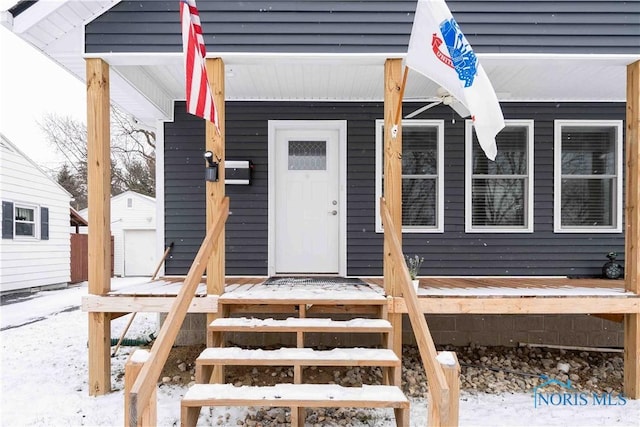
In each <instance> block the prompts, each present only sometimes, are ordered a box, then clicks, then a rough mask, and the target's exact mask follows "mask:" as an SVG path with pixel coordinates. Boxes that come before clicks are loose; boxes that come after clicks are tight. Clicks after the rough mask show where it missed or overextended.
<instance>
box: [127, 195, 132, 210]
mask: <svg viewBox="0 0 640 427" xmlns="http://www.w3.org/2000/svg"><path fill="white" fill-rule="evenodd" d="M132 207H133V198H131V197H129V198H127V208H132Z"/></svg>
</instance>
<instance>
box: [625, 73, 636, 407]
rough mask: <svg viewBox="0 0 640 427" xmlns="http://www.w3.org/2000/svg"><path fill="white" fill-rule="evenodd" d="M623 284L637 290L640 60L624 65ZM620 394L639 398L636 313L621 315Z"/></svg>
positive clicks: (627, 287) (634, 291)
mask: <svg viewBox="0 0 640 427" xmlns="http://www.w3.org/2000/svg"><path fill="white" fill-rule="evenodd" d="M626 131H627V135H626V156H627V157H626V173H625V175H626V178H627V182H626V184H627V185H626V191H627V193H626V196H627V197H626V210H625V212H626V222H625V224H626V230H625V288H626V290H627V291H630V292H633V293H635V294H640V61H636V62H634V63H633V64H630V65H628V66H627V117H626ZM624 394H625V396H627V397H629V398H631V399H639V398H640V314H625V316H624Z"/></svg>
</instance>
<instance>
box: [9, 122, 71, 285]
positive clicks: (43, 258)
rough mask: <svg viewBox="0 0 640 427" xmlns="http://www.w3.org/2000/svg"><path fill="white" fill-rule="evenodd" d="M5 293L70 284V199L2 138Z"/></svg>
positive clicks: (11, 144) (33, 163)
mask: <svg viewBox="0 0 640 427" xmlns="http://www.w3.org/2000/svg"><path fill="white" fill-rule="evenodd" d="M0 200H2V239H0V292H2V293H4V292H10V291H16V290H20V289H27V288H38V287H49V286H55V285H60V284H67V283H68V282H69V280H70V271H71V267H70V266H71V246H70V240H69V212H70V211H69V208H70V202H71V195H70V194H69V193H68V192H67V191H66V190H65V189H64V188H62V187H61V186H60V185H58V183H57V182H55V181H54V180H53V179H51V178H50V177H49V176H48V175H47V174H46V173H45V172H43V171H42V170H41V169H40V168H39V167H38V165H37V164H36V163H35V162H33V161H32V160H31V159H29V158H28V157H27V156H26V155H25V154H24V153H22V152H21V151H20V150H19V149H18V148H17V147H16V146H15V145H14V144H13V143H12V142H11V141H9V140H8V139H7V138H6V137H5V136H4V135H2V134H0Z"/></svg>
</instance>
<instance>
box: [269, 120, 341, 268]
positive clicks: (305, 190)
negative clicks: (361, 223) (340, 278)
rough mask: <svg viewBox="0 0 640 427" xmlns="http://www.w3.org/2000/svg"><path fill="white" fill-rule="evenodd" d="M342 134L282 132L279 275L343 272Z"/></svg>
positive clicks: (278, 200) (277, 184)
mask: <svg viewBox="0 0 640 427" xmlns="http://www.w3.org/2000/svg"><path fill="white" fill-rule="evenodd" d="M339 136H340V135H339V130H337V129H311V128H307V129H282V130H278V131H277V134H276V137H275V168H276V170H275V198H276V200H275V212H274V215H275V270H276V274H287V273H303V274H312V273H322V274H337V273H338V271H339V268H340V253H339V252H340V214H339V212H340V205H339V201H340V197H339V196H340V171H339V165H340V162H339V156H340V150H339V141H340V139H339Z"/></svg>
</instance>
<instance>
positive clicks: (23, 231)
mask: <svg viewBox="0 0 640 427" xmlns="http://www.w3.org/2000/svg"><path fill="white" fill-rule="evenodd" d="M14 227H15V229H14V236H16V237H36V208H35V207H31V206H21V205H15V207H14Z"/></svg>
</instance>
